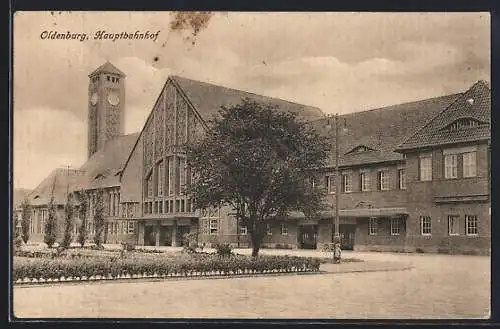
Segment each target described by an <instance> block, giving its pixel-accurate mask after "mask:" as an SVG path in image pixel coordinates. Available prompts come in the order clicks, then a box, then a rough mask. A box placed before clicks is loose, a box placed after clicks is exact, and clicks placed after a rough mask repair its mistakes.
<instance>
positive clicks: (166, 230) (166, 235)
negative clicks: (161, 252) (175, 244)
mask: <svg viewBox="0 0 500 329" xmlns="http://www.w3.org/2000/svg"><path fill="white" fill-rule="evenodd" d="M171 245H172V227H170V226H161V227H160V246H171Z"/></svg>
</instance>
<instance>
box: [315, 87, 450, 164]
mask: <svg viewBox="0 0 500 329" xmlns="http://www.w3.org/2000/svg"><path fill="white" fill-rule="evenodd" d="M457 97H459V94H454V95H447V96H442V97H436V98H430V99H426V100H421V101H415V102H410V103H404V104H398V105H393V106H388V107H384V108H379V109H373V110H368V111H362V112H354V113H350V114H345V115H341V116H340V117H339V119H340V122H339V126H340V129H339V132H340V136H341V137H340V138H339V143H340V144H339V154H340V157H339V164H340V165H341V166H350V165H361V164H365V163H377V162H386V161H397V160H402V159H403V156H402V155H401V154H399V153H396V152H395V151H394V150H395V149H396V147H397V146H398V145H399V144H400V143H401V142H402V141H403V140H404V139H405V138H406V137H407V136H409V135H411V134H413V133H414V132H415V131H416V130H418V129H419V128H420V127H421V126H423V125H424V124H425V123H426V122H428V121H429V120H431V119H432V118H433V117H434V116H436V114H438V113H439V112H441V111H443V109H445V108H446V107H447V106H449V105H450V104H451V103H452V102H453V101H455V100H456V99H457ZM330 120H331V121H330V122H328V119H322V120H318V121H315V122H312V124H313V126H314V127H315V129H316V130H317V131H319V132H320V134H322V135H324V136H328V138H329V140H330V143H331V145H332V147H331V151H330V155H329V164H330V165H333V164H334V163H335V137H334V134H335V131H334V127H333V125H334V122H333V119H330ZM361 146H362V147H365V148H366V150H364V151H363V152H353V151H355V150H356V151H359V150H362V149H360V147H361Z"/></svg>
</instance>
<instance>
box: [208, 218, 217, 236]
mask: <svg viewBox="0 0 500 329" xmlns="http://www.w3.org/2000/svg"><path fill="white" fill-rule="evenodd" d="M217 233H219V220H218V219H217V218H210V234H217Z"/></svg>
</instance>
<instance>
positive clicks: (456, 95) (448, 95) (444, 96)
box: [318, 92, 464, 120]
mask: <svg viewBox="0 0 500 329" xmlns="http://www.w3.org/2000/svg"><path fill="white" fill-rule="evenodd" d="M462 94H464V92H459V93H454V94H447V95H441V96H435V97H431V98H422V99H418V100H415V101H409V102H404V103H398V104H392V105H387V106H382V107H376V108H371V109H368V110H362V111H356V112H351V113H345V114H340V115H339V116H340V117H342V116H346V115H355V114H357V113H366V112H371V111H380V110H389V109H390V108H391V107H395V106H402V105H409V104H415V103H420V102H428V101H433V100H437V99H440V98H446V97H454V96H455V97H459V96H460V95H462ZM454 101H455V100H454ZM318 120H322V119H318Z"/></svg>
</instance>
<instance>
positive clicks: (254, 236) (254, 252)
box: [252, 232, 261, 257]
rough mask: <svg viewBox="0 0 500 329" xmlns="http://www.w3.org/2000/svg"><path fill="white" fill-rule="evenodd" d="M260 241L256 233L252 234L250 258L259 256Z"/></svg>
mask: <svg viewBox="0 0 500 329" xmlns="http://www.w3.org/2000/svg"><path fill="white" fill-rule="evenodd" d="M260 244H261V239H260V237H259V234H258V232H253V233H252V257H257V256H258V255H259V250H260Z"/></svg>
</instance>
